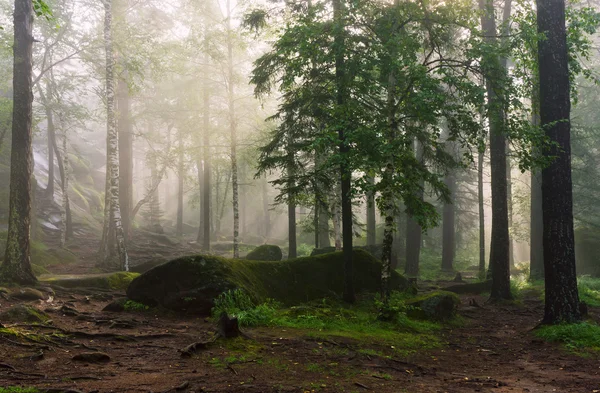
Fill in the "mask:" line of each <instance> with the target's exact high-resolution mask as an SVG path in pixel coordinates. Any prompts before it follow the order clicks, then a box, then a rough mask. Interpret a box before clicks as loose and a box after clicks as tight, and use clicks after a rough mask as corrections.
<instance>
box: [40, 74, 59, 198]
mask: <svg viewBox="0 0 600 393" xmlns="http://www.w3.org/2000/svg"><path fill="white" fill-rule="evenodd" d="M40 90H41V88H40ZM46 92H47V97H49V98H50V100H51V99H52V96H53V94H52V84H51V83H50V82H48V83H46ZM42 102H44V109H45V111H46V121H47V128H48V129H47V134H48V186H47V187H46V191H45V194H46V197H47V198H49V199H50V200H53V199H54V182H55V175H54V143H55V141H54V140H55V139H56V129H55V127H54V111H53V110H52V106H51V104H50V102H47V101H46V100H45V99H42Z"/></svg>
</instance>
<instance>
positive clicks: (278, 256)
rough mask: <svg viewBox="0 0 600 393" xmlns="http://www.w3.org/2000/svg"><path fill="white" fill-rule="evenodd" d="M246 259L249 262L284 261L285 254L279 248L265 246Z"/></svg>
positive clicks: (250, 253)
mask: <svg viewBox="0 0 600 393" xmlns="http://www.w3.org/2000/svg"><path fill="white" fill-rule="evenodd" d="M246 259H248V260H249V261H281V260H282V259H283V253H282V252H281V248H279V246H273V245H270V244H263V245H262V246H258V247H256V248H255V249H254V250H252V251H250V252H249V253H248V255H246Z"/></svg>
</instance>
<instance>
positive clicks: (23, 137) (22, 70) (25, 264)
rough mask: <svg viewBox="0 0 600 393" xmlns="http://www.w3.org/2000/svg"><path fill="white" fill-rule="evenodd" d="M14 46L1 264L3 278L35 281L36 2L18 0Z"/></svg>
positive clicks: (23, 282)
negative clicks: (32, 240)
mask: <svg viewBox="0 0 600 393" xmlns="http://www.w3.org/2000/svg"><path fill="white" fill-rule="evenodd" d="M13 17H14V30H15V33H14V46H13V56H14V64H13V121H12V149H11V160H10V197H9V212H10V213H9V218H8V237H7V239H6V253H5V255H4V262H3V263H2V267H1V268H0V277H2V280H3V281H13V282H16V283H19V284H34V283H35V282H36V281H37V279H36V278H35V276H34V274H33V271H32V270H31V254H30V242H29V240H30V239H29V236H30V230H31V198H32V190H31V177H32V175H33V153H32V146H31V142H32V138H33V135H32V129H31V117H32V101H33V93H32V67H33V65H32V63H33V60H32V45H33V30H32V25H33V4H32V1H31V0H15V9H14V14H13Z"/></svg>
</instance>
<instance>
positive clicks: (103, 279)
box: [40, 272, 139, 290]
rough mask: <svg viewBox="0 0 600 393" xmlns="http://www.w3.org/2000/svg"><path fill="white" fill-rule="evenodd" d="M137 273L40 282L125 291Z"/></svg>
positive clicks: (66, 286) (63, 277)
mask: <svg viewBox="0 0 600 393" xmlns="http://www.w3.org/2000/svg"><path fill="white" fill-rule="evenodd" d="M138 276H139V273H133V272H117V273H111V274H88V275H73V276H42V277H40V281H42V282H44V283H45V284H50V285H56V286H59V287H63V288H99V289H115V290H119V289H126V288H127V286H129V283H131V281H132V280H133V279H134V278H136V277H138Z"/></svg>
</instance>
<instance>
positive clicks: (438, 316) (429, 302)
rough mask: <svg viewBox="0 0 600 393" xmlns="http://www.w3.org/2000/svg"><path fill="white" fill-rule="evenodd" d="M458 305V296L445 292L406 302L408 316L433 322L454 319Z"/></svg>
mask: <svg viewBox="0 0 600 393" xmlns="http://www.w3.org/2000/svg"><path fill="white" fill-rule="evenodd" d="M459 304H460V298H459V297H458V295H457V294H455V293H452V292H447V291H435V292H430V293H427V294H425V295H422V296H418V297H416V298H413V299H410V300H408V301H407V302H406V305H407V306H408V312H407V314H408V316H410V317H413V318H420V319H431V320H434V321H446V320H449V319H452V318H454V317H455V316H456V310H457V309H458V305H459Z"/></svg>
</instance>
